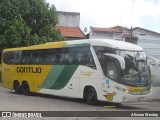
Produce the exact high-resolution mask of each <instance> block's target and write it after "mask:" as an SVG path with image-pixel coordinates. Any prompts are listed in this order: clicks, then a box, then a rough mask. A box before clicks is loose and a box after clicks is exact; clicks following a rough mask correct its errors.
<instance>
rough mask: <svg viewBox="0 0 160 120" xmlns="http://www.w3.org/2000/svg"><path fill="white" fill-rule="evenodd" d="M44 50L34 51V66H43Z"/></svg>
mask: <svg viewBox="0 0 160 120" xmlns="http://www.w3.org/2000/svg"><path fill="white" fill-rule="evenodd" d="M42 53H43V51H42V50H33V51H32V64H41V63H42Z"/></svg>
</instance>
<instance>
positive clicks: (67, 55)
mask: <svg viewBox="0 0 160 120" xmlns="http://www.w3.org/2000/svg"><path fill="white" fill-rule="evenodd" d="M59 64H74V49H73V48H63V49H61V51H60V59H59Z"/></svg>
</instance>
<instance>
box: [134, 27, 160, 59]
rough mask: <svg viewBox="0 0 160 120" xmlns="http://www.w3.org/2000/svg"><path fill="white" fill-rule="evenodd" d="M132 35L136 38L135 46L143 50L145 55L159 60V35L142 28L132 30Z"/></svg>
mask: <svg viewBox="0 0 160 120" xmlns="http://www.w3.org/2000/svg"><path fill="white" fill-rule="evenodd" d="M133 35H135V36H137V38H138V42H137V44H138V45H139V46H141V47H143V49H144V50H145V52H146V53H147V55H150V56H153V57H155V58H157V59H159V60H160V33H157V32H154V31H150V30H147V29H144V28H140V27H135V28H133Z"/></svg>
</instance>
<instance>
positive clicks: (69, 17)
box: [56, 11, 85, 40]
mask: <svg viewBox="0 0 160 120" xmlns="http://www.w3.org/2000/svg"><path fill="white" fill-rule="evenodd" d="M57 13H58V21H59V22H58V24H57V25H56V29H58V30H60V32H61V34H62V36H63V37H64V39H65V40H75V39H85V35H84V33H83V32H82V31H81V29H80V27H79V24H80V13H75V12H63V11H58V12H57Z"/></svg>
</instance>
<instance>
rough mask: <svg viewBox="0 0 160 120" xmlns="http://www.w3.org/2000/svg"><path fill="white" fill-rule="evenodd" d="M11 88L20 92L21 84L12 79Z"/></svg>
mask: <svg viewBox="0 0 160 120" xmlns="http://www.w3.org/2000/svg"><path fill="white" fill-rule="evenodd" d="M13 89H14V90H15V93H17V94H19V93H21V86H20V84H19V82H18V81H14V83H13Z"/></svg>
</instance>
